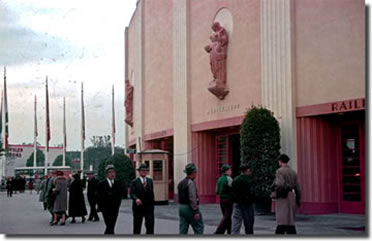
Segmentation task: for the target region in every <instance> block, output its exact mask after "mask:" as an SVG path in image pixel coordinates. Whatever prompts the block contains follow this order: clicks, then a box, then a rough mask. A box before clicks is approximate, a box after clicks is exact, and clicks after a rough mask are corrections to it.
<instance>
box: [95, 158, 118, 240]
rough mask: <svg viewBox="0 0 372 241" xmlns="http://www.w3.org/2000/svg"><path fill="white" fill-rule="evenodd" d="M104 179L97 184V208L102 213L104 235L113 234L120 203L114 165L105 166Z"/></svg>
mask: <svg viewBox="0 0 372 241" xmlns="http://www.w3.org/2000/svg"><path fill="white" fill-rule="evenodd" d="M105 172H106V179H104V180H103V181H101V182H100V183H99V184H98V207H99V209H100V210H101V211H102V216H103V220H104V221H105V225H106V230H105V234H115V232H114V229H115V224H116V220H117V218H118V215H119V208H120V203H121V190H120V185H119V183H118V181H117V180H115V175H116V173H115V169H114V165H107V167H106V169H105Z"/></svg>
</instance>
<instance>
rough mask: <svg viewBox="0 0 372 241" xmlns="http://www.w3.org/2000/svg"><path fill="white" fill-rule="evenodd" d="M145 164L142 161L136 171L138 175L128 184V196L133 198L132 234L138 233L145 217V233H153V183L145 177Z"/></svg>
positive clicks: (146, 169)
mask: <svg viewBox="0 0 372 241" xmlns="http://www.w3.org/2000/svg"><path fill="white" fill-rule="evenodd" d="M148 170H149V169H148V167H147V165H146V164H144V163H142V164H141V165H140V166H139V167H138V168H137V171H138V173H139V177H138V178H136V179H134V180H133V181H132V183H131V185H130V198H131V199H132V200H133V204H132V210H133V234H140V233H141V227H142V221H143V218H145V226H146V234H154V220H155V219H154V203H155V195H154V185H153V182H152V179H151V178H149V177H146V175H147V172H148Z"/></svg>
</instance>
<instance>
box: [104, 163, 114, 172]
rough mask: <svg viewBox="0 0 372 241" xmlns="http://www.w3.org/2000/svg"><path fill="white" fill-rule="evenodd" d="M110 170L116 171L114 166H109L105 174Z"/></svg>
mask: <svg viewBox="0 0 372 241" xmlns="http://www.w3.org/2000/svg"><path fill="white" fill-rule="evenodd" d="M110 170H115V167H114V165H112V164H109V165H107V166H106V168H105V173H107V172H108V171H110Z"/></svg>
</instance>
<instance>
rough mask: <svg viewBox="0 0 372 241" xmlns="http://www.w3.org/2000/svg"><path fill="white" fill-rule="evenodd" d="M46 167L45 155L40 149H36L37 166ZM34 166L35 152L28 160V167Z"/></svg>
mask: <svg viewBox="0 0 372 241" xmlns="http://www.w3.org/2000/svg"><path fill="white" fill-rule="evenodd" d="M44 165H45V155H44V153H43V152H42V151H41V150H40V149H36V166H38V167H43V166H44ZM33 166H34V152H32V154H31V155H30V157H29V158H28V159H27V162H26V167H33Z"/></svg>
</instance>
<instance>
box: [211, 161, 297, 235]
mask: <svg viewBox="0 0 372 241" xmlns="http://www.w3.org/2000/svg"><path fill="white" fill-rule="evenodd" d="M289 160H290V159H289V157H288V156H287V155H285V154H282V155H280V156H279V158H278V164H279V167H280V168H279V169H278V170H277V171H276V174H275V180H274V183H273V184H272V194H271V198H273V199H275V216H276V222H277V227H276V231H275V233H276V234H296V228H295V217H296V206H300V204H301V191H300V185H299V183H298V179H297V174H296V172H295V171H294V170H293V169H291V167H290V166H289V165H288V162H289ZM240 169H241V175H239V176H237V177H235V178H234V179H232V178H231V168H230V166H229V165H226V164H225V165H223V166H222V168H221V171H222V176H221V177H220V178H219V179H218V181H217V188H216V189H217V194H218V195H219V197H220V207H221V211H222V215H223V217H222V219H221V221H220V224H219V225H218V227H217V230H216V232H215V233H216V234H224V233H225V232H227V233H228V234H230V233H232V234H239V233H240V228H241V225H242V222H243V223H244V228H245V233H246V234H253V225H254V208H253V203H254V201H255V193H254V189H255V188H254V184H253V180H252V176H251V174H250V166H249V165H248V164H242V165H241V167H240Z"/></svg>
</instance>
